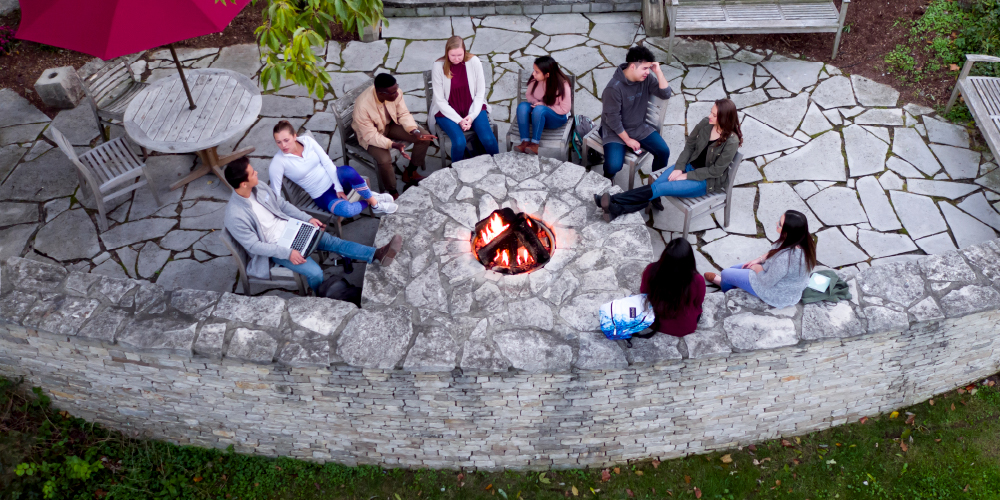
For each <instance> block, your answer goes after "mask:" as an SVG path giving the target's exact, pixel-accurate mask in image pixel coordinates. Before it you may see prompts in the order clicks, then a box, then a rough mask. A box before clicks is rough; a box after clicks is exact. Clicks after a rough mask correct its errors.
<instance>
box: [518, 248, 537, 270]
mask: <svg viewBox="0 0 1000 500" xmlns="http://www.w3.org/2000/svg"><path fill="white" fill-rule="evenodd" d="M534 263H535V259H532V258H531V254H529V253H528V249H527V248H524V247H518V249H517V265H519V266H525V265H528V264H534Z"/></svg>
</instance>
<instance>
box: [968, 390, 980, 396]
mask: <svg viewBox="0 0 1000 500" xmlns="http://www.w3.org/2000/svg"><path fill="white" fill-rule="evenodd" d="M977 392H979V389H970V390H969V395H970V396H975V395H976V393H977Z"/></svg>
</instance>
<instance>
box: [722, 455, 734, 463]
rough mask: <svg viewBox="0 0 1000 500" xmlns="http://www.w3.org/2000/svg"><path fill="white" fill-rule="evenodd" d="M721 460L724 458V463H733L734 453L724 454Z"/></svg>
mask: <svg viewBox="0 0 1000 500" xmlns="http://www.w3.org/2000/svg"><path fill="white" fill-rule="evenodd" d="M719 460H722V463H724V464H731V463H733V457H732V455H729V454H726V455H722V458H720V459H719Z"/></svg>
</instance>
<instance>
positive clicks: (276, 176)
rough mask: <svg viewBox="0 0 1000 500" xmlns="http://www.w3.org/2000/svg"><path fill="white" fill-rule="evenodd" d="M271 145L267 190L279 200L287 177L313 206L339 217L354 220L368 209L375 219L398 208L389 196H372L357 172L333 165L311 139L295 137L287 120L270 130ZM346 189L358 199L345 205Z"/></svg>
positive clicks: (382, 194) (378, 194)
mask: <svg viewBox="0 0 1000 500" xmlns="http://www.w3.org/2000/svg"><path fill="white" fill-rule="evenodd" d="M274 142H275V144H277V145H278V149H279V150H280V151H278V152H277V153H275V155H274V159H272V160H271V166H270V167H269V168H268V171H267V173H268V176H269V177H270V178H271V189H272V190H274V192H275V193H277V194H278V195H279V196H280V195H281V181H282V179H283V178H284V177H288V178H289V179H291V180H292V182H294V183H296V184H298V185H299V186H300V187H301V188H302V189H304V190H305V192H306V193H309V196H311V197H312V199H313V201H315V202H316V205H317V206H319V207H320V208H322V209H323V210H326V211H327V212H330V213H332V214H333V215H337V216H340V217H347V218H351V217H354V216H356V215H358V214H360V213H361V211H362V210H364V209H365V208H366V207H371V208H372V213H374V214H375V215H382V214H391V213H393V212H395V211H396V209H397V208H398V206H397V205H396V203H395V202H394V201H393V198H392V195H390V194H388V193H372V191H371V190H370V189H368V183H366V182H365V180H364V179H363V178H362V177H361V175H360V174H358V172H357V170H354V168H353V167H351V166H349V165H343V166H340V167H338V166H336V165H334V164H333V161H332V160H330V157H329V156H328V155H327V154H326V151H323V148H321V147H320V145H319V144H318V143H316V141H315V140H314V139H313V138H312V137H309V136H302V137H299V136H298V134H296V133H295V127H293V126H292V124H291V123H289V122H288V120H281V121H280V122H278V124H277V125H275V126H274ZM350 189H353V190H355V191H356V192H357V193H358V195H360V196H361V199H360V200H358V201H349V200H348V199H347V194H346V193H345V192H344V191H349V190H350Z"/></svg>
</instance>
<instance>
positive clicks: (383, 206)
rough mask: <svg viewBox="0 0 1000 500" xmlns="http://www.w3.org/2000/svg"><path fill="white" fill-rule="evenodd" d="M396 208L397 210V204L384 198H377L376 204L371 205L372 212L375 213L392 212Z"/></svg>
mask: <svg viewBox="0 0 1000 500" xmlns="http://www.w3.org/2000/svg"><path fill="white" fill-rule="evenodd" d="M390 198H392V196H390ZM396 210H399V205H397V204H395V203H393V202H391V201H385V200H378V206H377V207H372V213H373V214H375V215H386V214H393V213H396Z"/></svg>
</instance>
